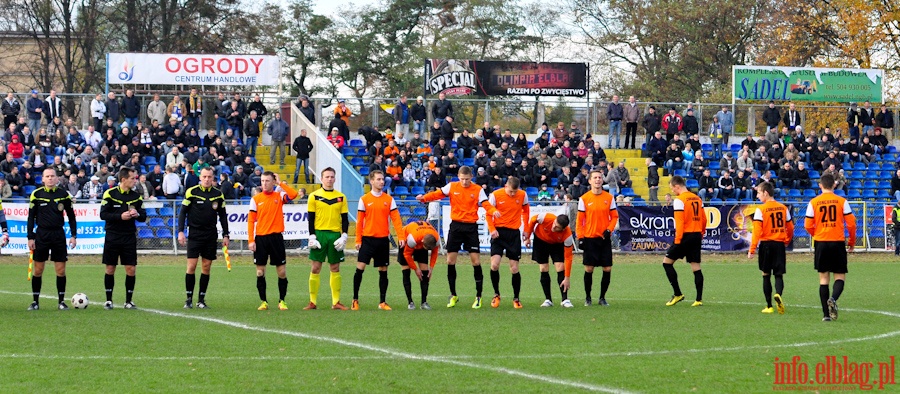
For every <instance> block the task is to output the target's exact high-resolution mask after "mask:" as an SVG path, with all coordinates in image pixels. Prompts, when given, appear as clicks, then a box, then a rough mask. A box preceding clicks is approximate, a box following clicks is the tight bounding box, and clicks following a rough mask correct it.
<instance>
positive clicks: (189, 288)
mask: <svg viewBox="0 0 900 394" xmlns="http://www.w3.org/2000/svg"><path fill="white" fill-rule="evenodd" d="M214 180H215V171H213V169H212V167H206V168H203V169H201V170H200V184H199V185H197V186H194V187H192V188H190V189H187V191H186V192H185V193H184V200H182V202H181V205H182V207H181V212H179V214H178V243H179V244H181V246H187V273H185V274H184V291H185V294H187V300H186V301H185V302H184V309H191V308H193V305H192V304H193V301H194V284H195V283H196V276H195V274H194V273H195V272H196V270H197V259H198V258H203V266H202V267H201V268H200V294H199V295H198V297H197V308H200V309H206V308H208V306H207V305H206V288H207V286H209V273H210V267H212V262H213V260H215V259H216V250H217V249H218V243H219V242H218V234H216V233H217V232H218V231H216V219H217V218H218V220H219V223H221V225H222V245H223V246H225V247H228V213H227V212H226V211H225V195H224V194H222V191H221V190H219V189H217V188H215V187H214V186H213V181H214ZM185 223H187V226H188V230H189V232H188V236H187V238H185V235H184V226H185Z"/></svg>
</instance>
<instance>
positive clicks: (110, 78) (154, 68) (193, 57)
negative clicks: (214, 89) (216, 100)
mask: <svg viewBox="0 0 900 394" xmlns="http://www.w3.org/2000/svg"><path fill="white" fill-rule="evenodd" d="M106 64H107V67H106V80H107V83H110V84H126V85H132V84H153V85H188V86H190V85H243V86H249V85H253V86H260V85H264V86H277V85H278V84H279V83H280V76H281V60H280V59H279V58H278V56H270V55H213V54H175V53H109V54H107V55H106Z"/></svg>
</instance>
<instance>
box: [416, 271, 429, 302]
mask: <svg viewBox="0 0 900 394" xmlns="http://www.w3.org/2000/svg"><path fill="white" fill-rule="evenodd" d="M428 274H429V271H422V282H420V283H419V287H421V288H422V302H428V284H429V282H430V281H431V279H429V278H428Z"/></svg>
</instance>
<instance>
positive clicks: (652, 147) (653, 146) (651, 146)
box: [647, 123, 667, 166]
mask: <svg viewBox="0 0 900 394" xmlns="http://www.w3.org/2000/svg"><path fill="white" fill-rule="evenodd" d="M657 124H658V123H657ZM666 146H667V144H666V140H664V139H663V138H662V133H660V132H659V131H656V132H655V133H654V134H653V138H650V140H649V141H648V142H647V152H648V153H649V155H650V157H651V158H652V159H653V161H654V162H656V165H657V166H662V165H663V162H665V158H666Z"/></svg>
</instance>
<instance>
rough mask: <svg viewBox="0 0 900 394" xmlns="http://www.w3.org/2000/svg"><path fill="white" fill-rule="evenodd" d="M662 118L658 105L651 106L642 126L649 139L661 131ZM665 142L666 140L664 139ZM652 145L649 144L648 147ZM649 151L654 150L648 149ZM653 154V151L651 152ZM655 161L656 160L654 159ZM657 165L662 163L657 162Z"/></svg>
mask: <svg viewBox="0 0 900 394" xmlns="http://www.w3.org/2000/svg"><path fill="white" fill-rule="evenodd" d="M661 122H662V119H660V117H659V115H657V113H656V107H654V106H652V105H651V106H650V112H648V113H647V114H646V115H644V120H643V122H642V126H644V130H646V132H647V141H649V140H650V139H651V138H652V137H653V135H654V134H656V132H657V131H659V129H660V126H661V125H662V123H661ZM663 142H665V141H663ZM649 147H650V146H649V145H648V146H647V148H649ZM648 151H649V152H653V151H651V150H649V149H648ZM662 151H665V147H663V149H662ZM651 154H652V153H651ZM654 161H655V160H654ZM656 164H657V165H661V163H659V162H657V163H656Z"/></svg>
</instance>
